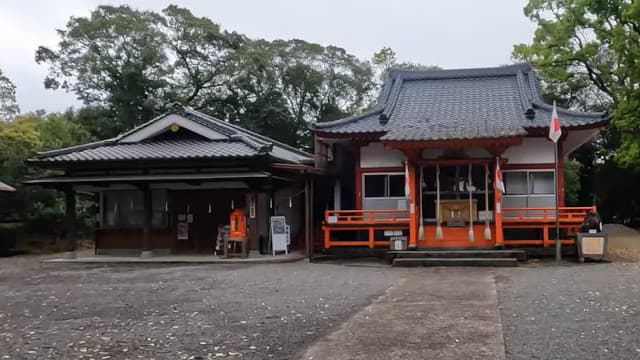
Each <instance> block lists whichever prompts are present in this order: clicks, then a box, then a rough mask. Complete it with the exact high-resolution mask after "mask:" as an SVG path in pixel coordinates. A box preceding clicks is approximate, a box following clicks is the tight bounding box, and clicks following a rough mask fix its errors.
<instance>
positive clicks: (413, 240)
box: [407, 163, 418, 249]
mask: <svg viewBox="0 0 640 360" xmlns="http://www.w3.org/2000/svg"><path fill="white" fill-rule="evenodd" d="M407 170H408V171H407V172H408V173H409V248H414V249H415V248H416V247H417V241H418V226H417V225H418V222H417V216H418V215H417V214H418V211H417V209H416V167H415V166H414V165H413V164H411V163H409V164H408V166H407Z"/></svg>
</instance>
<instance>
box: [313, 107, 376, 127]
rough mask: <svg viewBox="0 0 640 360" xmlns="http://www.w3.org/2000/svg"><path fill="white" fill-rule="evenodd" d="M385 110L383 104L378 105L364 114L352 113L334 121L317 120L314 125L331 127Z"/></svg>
mask: <svg viewBox="0 0 640 360" xmlns="http://www.w3.org/2000/svg"><path fill="white" fill-rule="evenodd" d="M383 110H384V107H383V106H380V105H377V106H376V107H374V108H373V109H371V110H368V111H365V112H363V113H362V114H357V115H352V116H349V117H346V118H343V119H338V120H333V121H325V122H320V123H319V122H317V123H315V124H313V125H314V127H315V128H316V129H323V128H330V127H333V126H337V125H345V124H349V123H351V122H354V121H358V120H360V119H363V118H366V117H368V116H372V115H376V114H379V113H381V112H382V111H383Z"/></svg>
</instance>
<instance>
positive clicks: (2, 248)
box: [0, 223, 23, 256]
mask: <svg viewBox="0 0 640 360" xmlns="http://www.w3.org/2000/svg"><path fill="white" fill-rule="evenodd" d="M22 227H23V226H22V223H0V256H7V255H10V254H11V251H12V250H13V249H15V246H16V243H17V240H18V238H19V237H20V236H21V234H22Z"/></svg>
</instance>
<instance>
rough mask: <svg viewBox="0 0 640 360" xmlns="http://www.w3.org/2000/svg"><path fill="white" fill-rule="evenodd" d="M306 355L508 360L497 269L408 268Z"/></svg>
mask: <svg viewBox="0 0 640 360" xmlns="http://www.w3.org/2000/svg"><path fill="white" fill-rule="evenodd" d="M396 275H398V276H400V277H402V280H400V281H399V282H398V283H396V284H395V285H394V286H392V287H391V288H390V289H389V290H388V291H387V293H386V294H385V295H383V296H381V297H380V298H378V299H377V300H376V301H374V302H373V303H372V304H371V305H369V306H367V307H366V308H364V309H363V310H361V311H360V312H358V313H357V314H356V315H354V316H353V317H352V318H351V319H349V320H347V321H346V322H345V323H343V324H342V325H341V326H340V327H339V328H338V329H337V330H336V331H334V332H333V333H331V334H329V335H327V336H325V337H324V338H322V339H321V340H320V341H318V342H317V343H316V344H315V345H314V346H312V347H311V348H310V349H309V350H308V351H307V352H306V353H305V354H304V356H303V357H302V359H313V360H322V359H332V360H341V359H345V360H346V359H406V360H409V359H439V360H448V359H497V360H500V359H505V352H504V342H503V338H502V325H501V322H500V313H499V310H498V298H497V293H496V284H495V281H494V277H493V274H492V272H491V270H487V269H469V268H466V269H465V268H433V269H424V268H420V269H407V273H406V274H402V273H396Z"/></svg>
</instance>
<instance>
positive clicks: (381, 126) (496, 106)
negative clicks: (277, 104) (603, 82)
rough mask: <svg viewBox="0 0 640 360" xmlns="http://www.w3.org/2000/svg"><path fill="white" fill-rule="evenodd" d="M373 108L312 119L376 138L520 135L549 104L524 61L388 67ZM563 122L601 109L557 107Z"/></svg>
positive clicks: (540, 119) (540, 120)
mask: <svg viewBox="0 0 640 360" xmlns="http://www.w3.org/2000/svg"><path fill="white" fill-rule="evenodd" d="M378 99H379V100H378V105H377V106H376V108H374V109H373V110H371V111H369V112H367V113H364V114H362V115H358V116H354V117H351V118H346V119H341V120H336V121H332V122H327V123H318V124H317V125H316V131H317V132H320V133H322V134H370V133H380V134H381V135H382V136H381V139H382V140H443V139H471V138H500V137H511V136H521V135H525V134H526V133H527V130H528V129H532V128H537V127H546V126H548V124H549V120H550V119H551V106H550V105H547V104H544V103H543V101H542V99H541V97H540V85H539V81H538V79H537V78H536V76H535V74H534V73H533V71H532V69H531V66H530V65H529V64H517V65H511V66H502V67H495V68H481V69H459V70H429V71H398V70H395V71H391V72H390V74H389V79H388V81H387V82H386V83H385V85H384V86H383V88H382V90H381V92H380V95H379V97H378ZM557 111H558V115H559V117H560V122H561V124H562V126H563V127H572V126H580V125H588V124H595V123H601V122H605V121H606V120H607V117H606V114H604V113H584V112H576V111H570V110H566V109H561V108H558V109H557Z"/></svg>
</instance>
